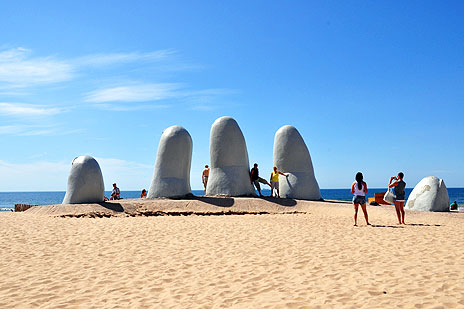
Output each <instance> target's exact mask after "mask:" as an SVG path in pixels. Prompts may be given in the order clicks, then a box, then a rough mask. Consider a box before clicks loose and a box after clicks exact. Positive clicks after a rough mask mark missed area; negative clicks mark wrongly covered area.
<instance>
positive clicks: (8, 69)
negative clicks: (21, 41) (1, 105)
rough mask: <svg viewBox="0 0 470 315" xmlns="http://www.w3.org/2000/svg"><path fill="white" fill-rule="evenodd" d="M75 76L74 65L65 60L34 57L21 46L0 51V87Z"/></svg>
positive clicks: (44, 82) (20, 85) (67, 78)
mask: <svg viewBox="0 0 470 315" xmlns="http://www.w3.org/2000/svg"><path fill="white" fill-rule="evenodd" d="M73 77H74V67H73V66H72V65H71V64H69V63H67V62H65V61H61V60H56V59H54V58H52V57H36V58H33V57H30V51H29V50H27V49H24V48H21V47H20V48H15V49H10V50H6V51H1V52H0V87H1V88H3V89H5V88H7V89H8V88H18V87H26V86H31V85H35V84H46V83H57V82H63V81H68V80H70V79H72V78H73ZM1 83H3V84H4V86H2V85H1Z"/></svg>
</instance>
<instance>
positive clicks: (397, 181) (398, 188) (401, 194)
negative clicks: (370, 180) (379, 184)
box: [388, 172, 406, 224]
mask: <svg viewBox="0 0 470 315" xmlns="http://www.w3.org/2000/svg"><path fill="white" fill-rule="evenodd" d="M404 176H405V175H404V174H403V173H402V172H400V173H398V175H397V176H396V177H395V176H392V177H390V181H389V182H388V187H389V188H393V189H394V191H395V210H396V211H397V217H398V224H405V186H406V183H405V182H404V181H403V177H404ZM392 182H393V183H392Z"/></svg>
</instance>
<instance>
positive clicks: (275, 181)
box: [271, 166, 289, 198]
mask: <svg viewBox="0 0 470 315" xmlns="http://www.w3.org/2000/svg"><path fill="white" fill-rule="evenodd" d="M279 174H281V175H284V176H285V177H287V176H289V174H284V173H283V172H280V171H278V170H277V167H276V166H274V167H273V172H272V173H271V197H276V196H274V195H273V191H274V189H276V192H277V197H278V198H279Z"/></svg>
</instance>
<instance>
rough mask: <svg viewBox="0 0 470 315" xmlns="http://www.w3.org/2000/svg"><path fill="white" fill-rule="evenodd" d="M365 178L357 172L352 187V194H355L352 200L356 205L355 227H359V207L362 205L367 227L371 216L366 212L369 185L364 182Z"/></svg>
mask: <svg viewBox="0 0 470 315" xmlns="http://www.w3.org/2000/svg"><path fill="white" fill-rule="evenodd" d="M363 179H364V177H363V175H362V173H361V172H357V174H356V181H355V182H354V183H353V184H352V186H351V194H354V197H353V199H352V201H353V204H354V226H357V210H358V209H359V205H361V208H362V212H363V213H364V218H365V219H366V223H367V225H371V224H370V223H369V216H368V215H367V210H366V193H367V184H366V182H365V181H363Z"/></svg>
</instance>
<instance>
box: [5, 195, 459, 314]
mask: <svg viewBox="0 0 470 315" xmlns="http://www.w3.org/2000/svg"><path fill="white" fill-rule="evenodd" d="M214 199H217V198H214ZM283 202H284V203H286V204H282V203H283ZM113 207H115V208H113ZM165 209H166V210H165ZM368 210H369V217H370V221H371V223H372V224H375V225H374V226H372V227H371V226H365V223H364V220H363V217H362V214H361V213H360V214H359V219H358V222H359V226H358V227H353V210H352V205H350V204H346V203H341V202H309V201H299V200H297V201H295V200H292V201H288V200H286V201H282V202H280V201H273V200H261V199H256V198H227V199H226V200H206V201H201V200H198V199H193V200H156V201H155V200H122V201H119V202H113V203H106V204H104V205H89V206H76V205H70V206H68V205H64V206H61V205H56V206H42V207H33V208H31V209H30V210H28V211H26V212H24V213H2V214H0V233H1V234H0V235H1V237H2V242H1V243H0V246H1V248H0V257H1V265H0V274H1V275H2V276H1V278H0V279H1V280H0V308H463V306H464V214H463V213H455V212H454V213H424V212H411V211H408V212H407V218H406V221H407V223H408V225H406V226H398V225H396V215H395V211H394V209H393V207H391V206H380V207H371V206H369V207H368ZM165 211H167V212H165ZM185 211H186V213H184V212H185ZM247 212H251V213H256V212H259V213H266V214H261V215H253V214H246V215H215V214H222V213H247ZM97 214H98V215H97ZM168 214H170V215H168ZM183 214H190V215H183ZM198 214H206V215H198ZM207 214H211V215H207ZM61 216H62V217H61ZM97 216H110V217H109V218H107V217H106V218H97Z"/></svg>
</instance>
